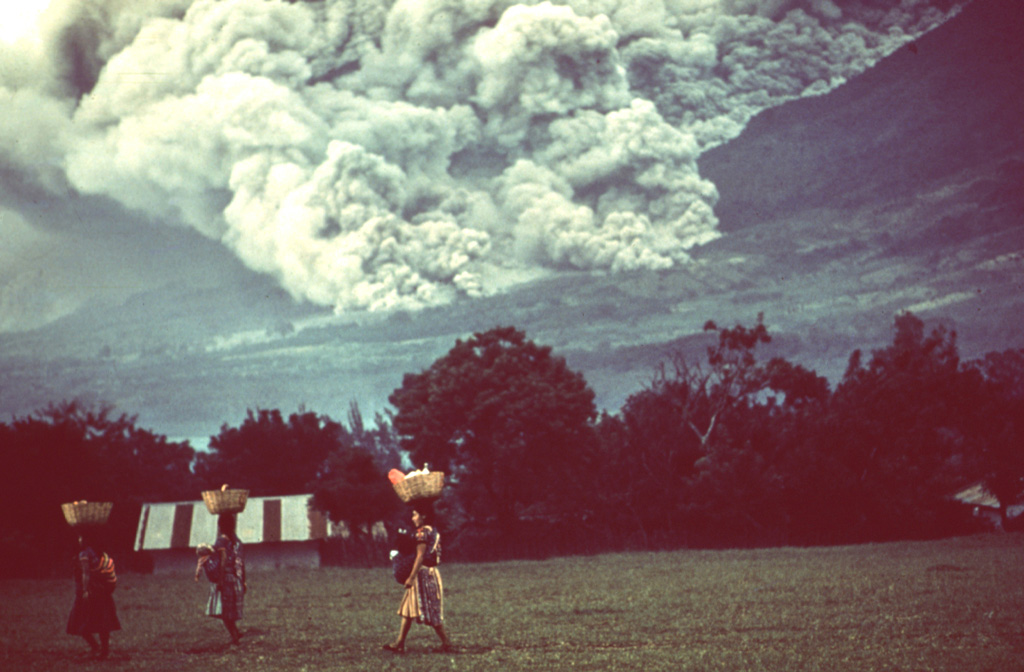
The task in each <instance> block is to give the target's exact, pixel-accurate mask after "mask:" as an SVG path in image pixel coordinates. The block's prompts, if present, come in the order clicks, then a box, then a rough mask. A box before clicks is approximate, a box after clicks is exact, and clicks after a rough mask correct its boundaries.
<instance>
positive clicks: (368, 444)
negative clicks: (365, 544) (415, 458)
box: [313, 403, 400, 534]
mask: <svg viewBox="0 0 1024 672" xmlns="http://www.w3.org/2000/svg"><path fill="white" fill-rule="evenodd" d="M376 423H377V427H376V429H373V430H370V429H367V428H366V427H365V425H364V423H363V418H362V414H361V413H360V412H359V407H358V406H357V405H356V404H355V403H353V404H352V405H351V407H350V408H349V429H347V430H345V429H344V428H343V431H342V432H341V433H340V435H339V445H338V446H337V447H335V448H334V449H332V450H331V452H330V454H329V455H328V456H327V459H326V460H325V461H324V463H323V464H322V465H321V467H320V469H319V470H318V472H317V475H316V480H315V481H314V483H313V505H314V506H315V507H316V508H317V509H319V510H321V511H326V512H327V513H328V514H329V516H330V518H331V520H333V521H335V522H340V521H345V522H347V523H348V525H349V529H350V530H352V532H353V533H355V534H366V533H368V532H369V530H370V528H371V527H372V526H373V524H374V523H376V522H378V521H381V520H388V519H389V518H390V517H391V516H393V515H394V514H395V513H397V511H398V510H399V508H400V507H399V499H398V497H396V496H395V491H394V489H393V488H392V487H391V484H390V482H389V481H388V480H387V476H386V474H387V471H388V470H389V469H390V468H392V467H394V466H397V465H398V464H399V462H400V460H399V453H398V445H397V438H396V437H395V436H394V433H393V432H392V430H391V426H390V423H389V422H388V421H387V420H386V419H385V418H384V417H383V416H381V415H380V414H378V415H377V416H376Z"/></svg>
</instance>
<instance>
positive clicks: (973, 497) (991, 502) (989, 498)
mask: <svg viewBox="0 0 1024 672" xmlns="http://www.w3.org/2000/svg"><path fill="white" fill-rule="evenodd" d="M953 499H956V500H958V501H961V502H963V503H964V504H970V505H971V506H988V507H991V508H993V509H998V508H999V500H998V499H996V497H995V496H994V495H993V494H991V493H990V492H989V491H988V490H986V489H985V486H984V485H983V484H982V483H975V484H974V485H972V486H969V487H967V488H964V489H963V490H961V491H960V492H958V493H956V494H955V495H953Z"/></svg>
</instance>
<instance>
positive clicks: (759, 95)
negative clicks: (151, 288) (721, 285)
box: [0, 0, 953, 310]
mask: <svg viewBox="0 0 1024 672" xmlns="http://www.w3.org/2000/svg"><path fill="white" fill-rule="evenodd" d="M951 11H953V8H952V7H951V4H950V3H945V4H942V3H936V2H925V1H924V0H919V1H915V0H904V1H903V2H901V3H899V4H898V6H896V8H892V3H890V2H881V1H880V0H862V1H861V2H855V3H852V4H851V3H843V5H842V6H841V7H840V5H839V4H837V3H835V2H833V1H832V0H804V1H784V0H776V1H772V2H765V1H762V0H758V1H754V0H565V1H562V2H548V1H545V2H511V1H508V0H325V1H322V2H282V1H271V0H220V1H215V0H194V1H192V2H189V1H187V0H178V1H174V0H163V1H162V2H158V1H155V0H135V1H134V2H133V1H130V0H105V1H101V0H94V1H93V2H88V1H85V0H75V1H72V0H54V4H53V6H51V7H50V9H49V11H48V14H47V15H46V16H45V17H44V18H45V22H46V23H45V25H44V40H43V41H42V43H41V44H38V45H34V46H33V48H32V49H28V48H22V49H20V50H18V49H17V46H16V47H15V48H14V49H6V50H2V51H0V65H2V66H5V67H3V68H2V69H0V73H2V74H0V77H3V80H0V111H2V112H3V116H4V118H5V120H7V119H10V120H11V121H10V122H9V123H8V122H6V121H5V124H4V126H3V129H2V130H0V169H2V170H4V171H14V172H18V173H20V174H21V175H23V176H27V177H25V179H31V180H34V181H36V182H38V183H39V184H42V185H48V186H53V185H58V186H59V184H60V183H61V182H62V181H64V180H66V183H67V185H70V187H72V188H73V189H75V190H77V191H78V192H80V193H88V194H102V195H106V196H109V197H110V198H113V199H116V200H117V201H119V202H121V203H123V204H124V205H126V206H128V207H130V208H133V209H137V210H140V211H143V212H145V213H148V214H150V215H152V217H153V218H154V219H157V220H160V221H168V222H182V223H184V224H186V225H188V226H191V227H194V228H195V229H196V230H198V231H200V232H202V233H203V234H204V235H206V236H209V237H211V238H215V239H218V240H220V241H222V242H223V243H224V244H225V245H227V246H228V247H229V248H231V249H232V250H233V251H234V252H235V253H236V254H237V255H238V256H239V257H240V258H241V259H242V260H243V261H244V262H245V263H246V264H247V265H249V266H250V267H252V268H253V269H257V270H259V271H262V272H266V273H269V274H272V275H273V276H275V277H276V278H278V279H279V281H280V282H281V283H282V285H283V286H284V287H286V288H287V289H288V291H289V292H291V293H292V294H293V295H294V296H295V297H297V298H301V299H304V300H309V301H312V302H316V303H319V304H324V305H331V306H334V307H335V308H336V309H338V310H345V309H353V308H357V309H389V308H395V307H405V308H410V307H418V306H425V305H436V304H439V303H444V302H448V301H451V300H452V299H453V298H455V297H457V296H460V295H463V296H479V295H485V294H488V293H492V292H495V291H497V290H500V289H501V288H502V286H503V285H504V284H507V283H509V282H513V281H518V280H521V279H523V278H529V277H533V276H536V275H538V274H541V273H545V272H550V271H553V270H572V269H579V270H587V271H590V270H607V271H613V272H614V271H622V270H630V269H658V268H666V267H669V266H672V265H674V264H678V263H682V262H685V261H687V260H688V259H689V258H690V257H689V254H690V251H691V250H692V249H693V248H694V247H695V246H698V245H700V244H702V243H706V242H708V241H710V240H713V239H714V238H716V237H717V236H718V235H719V234H718V233H717V231H716V219H715V215H714V205H715V201H716V198H717V195H716V190H715V187H714V185H713V184H711V183H710V182H708V181H707V180H704V179H702V178H701V177H700V175H699V174H698V171H697V166H696V159H697V157H698V156H699V155H700V153H701V152H702V151H703V150H704V149H706V148H708V147H710V146H713V145H715V144H719V143H722V142H724V141H726V140H728V139H730V138H732V137H735V136H736V135H737V134H738V133H739V132H740V131H741V130H742V129H743V127H744V125H745V124H746V123H747V121H748V120H749V119H750V118H751V116H752V115H754V114H756V113H757V112H758V111H760V110H762V109H765V108H766V107H770V106H772V105H777V104H779V103H781V102H784V101H786V100H789V99H792V98H795V97H800V96H805V95H813V94H817V93H823V92H825V91H828V90H830V89H832V88H834V87H835V86H837V85H839V84H840V83H842V82H843V81H844V80H845V79H846V78H848V77H850V76H851V75H853V74H856V73H858V72H860V71H863V70H864V69H866V68H868V67H870V66H871V65H872V64H873V63H874V62H876V61H877V60H878V59H879V58H881V57H882V56H884V55H885V54H887V53H889V52H890V51H892V50H893V49H895V48H896V47H897V46H899V45H900V44H902V43H904V42H905V41H907V40H909V39H912V38H913V37H915V36H916V35H918V34H920V33H921V32H923V31H925V30H927V29H930V28H931V27H934V26H935V25H937V24H938V23H940V22H941V21H943V20H944V19H945V18H947V17H948V16H949V14H950V12H951ZM0 49H3V48H2V47H0ZM54 188H58V187H54Z"/></svg>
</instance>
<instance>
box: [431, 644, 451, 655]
mask: <svg viewBox="0 0 1024 672" xmlns="http://www.w3.org/2000/svg"><path fill="white" fill-rule="evenodd" d="M431 652H432V653H455V647H454V646H452V645H451V644H442V645H441V646H435V647H434V648H432V649H431Z"/></svg>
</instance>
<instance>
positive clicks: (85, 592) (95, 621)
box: [67, 530, 121, 660]
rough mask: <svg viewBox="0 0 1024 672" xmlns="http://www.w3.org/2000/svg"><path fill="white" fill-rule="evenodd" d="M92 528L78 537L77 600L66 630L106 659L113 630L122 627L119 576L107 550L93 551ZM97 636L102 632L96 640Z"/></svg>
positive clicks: (97, 656)
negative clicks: (117, 597) (116, 602)
mask: <svg viewBox="0 0 1024 672" xmlns="http://www.w3.org/2000/svg"><path fill="white" fill-rule="evenodd" d="M92 537H93V532H92V531H91V530H83V531H82V532H81V533H80V534H79V536H78V555H77V556H76V557H75V603H74V605H73V606H72V607H71V615H70V616H68V626H67V633H68V634H69V635H77V636H79V637H81V638H82V639H84V640H85V641H86V642H87V643H88V644H89V648H90V649H91V650H92V653H93V656H95V657H96V658H98V659H99V660H104V659H106V657H107V656H108V655H109V654H110V633H111V632H112V631H114V630H120V629H121V622H120V621H118V619H117V609H116V608H115V607H114V595H113V593H114V586H115V585H116V583H115V582H116V578H114V577H115V576H116V575H115V574H114V571H113V562H112V561H111V560H109V558H108V557H107V554H106V553H103V554H98V553H96V551H95V550H93V548H94V546H95V542H94V539H93V538H92ZM95 635H99V642H98V643H97V641H96V637H95Z"/></svg>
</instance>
